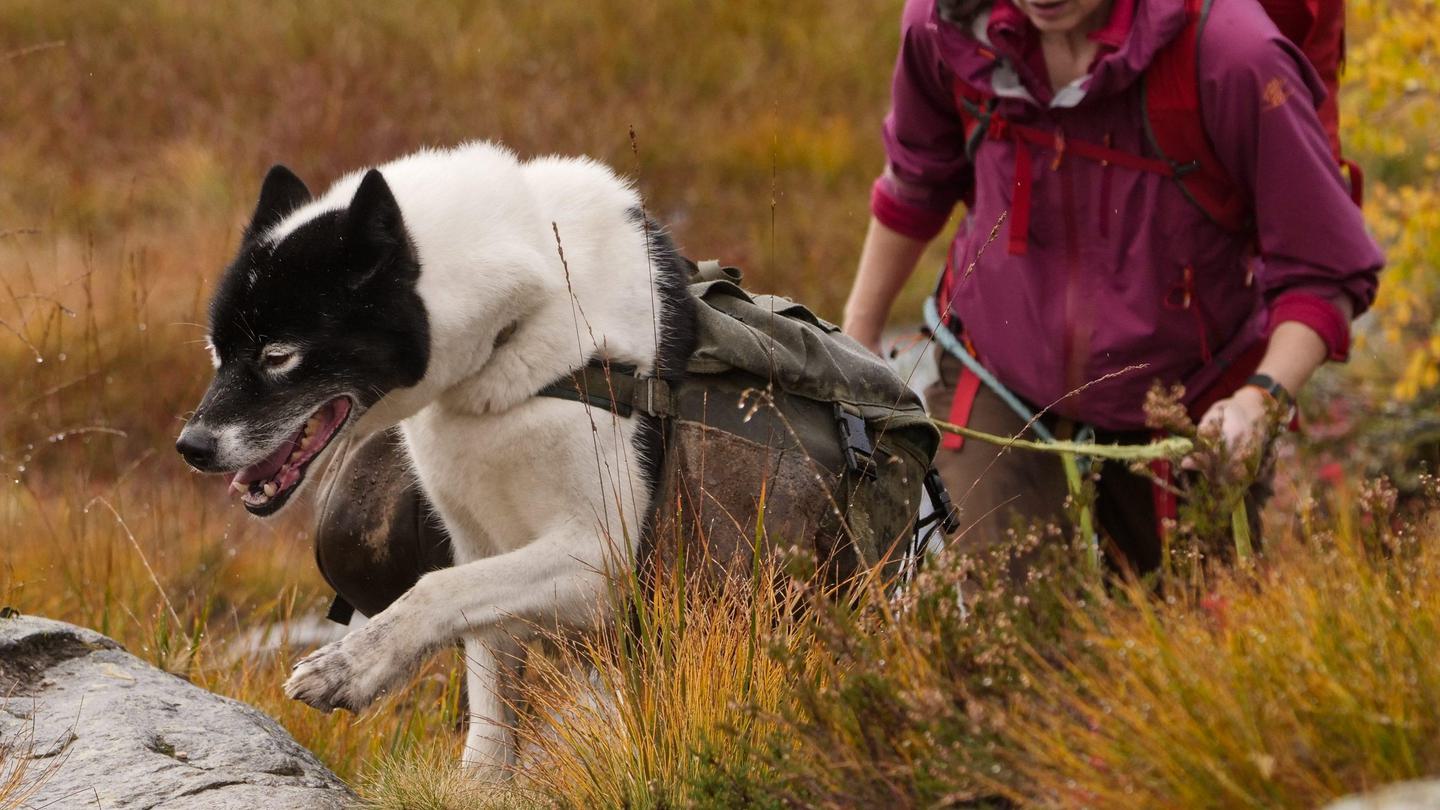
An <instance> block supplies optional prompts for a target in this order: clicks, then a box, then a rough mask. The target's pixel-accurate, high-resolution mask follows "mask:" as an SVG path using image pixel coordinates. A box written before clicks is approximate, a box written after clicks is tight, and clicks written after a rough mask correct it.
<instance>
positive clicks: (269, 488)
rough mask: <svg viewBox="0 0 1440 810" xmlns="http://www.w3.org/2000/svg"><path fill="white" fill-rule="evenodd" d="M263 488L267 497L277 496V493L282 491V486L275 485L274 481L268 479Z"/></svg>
mask: <svg viewBox="0 0 1440 810" xmlns="http://www.w3.org/2000/svg"><path fill="white" fill-rule="evenodd" d="M261 489H262V490H264V492H265V497H266V498H273V497H275V493H277V492H279V491H280V487H277V486H275V482H274V481H266V482H265V486H263V487H261Z"/></svg>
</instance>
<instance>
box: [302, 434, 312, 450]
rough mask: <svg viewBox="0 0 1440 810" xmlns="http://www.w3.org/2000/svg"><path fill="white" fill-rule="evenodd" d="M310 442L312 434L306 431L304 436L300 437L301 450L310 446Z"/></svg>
mask: <svg viewBox="0 0 1440 810" xmlns="http://www.w3.org/2000/svg"><path fill="white" fill-rule="evenodd" d="M310 442H311V439H310V434H309V433H306V434H305V435H304V436H301V437H300V449H301V450H304V449H306V448H308V447H309V446H310Z"/></svg>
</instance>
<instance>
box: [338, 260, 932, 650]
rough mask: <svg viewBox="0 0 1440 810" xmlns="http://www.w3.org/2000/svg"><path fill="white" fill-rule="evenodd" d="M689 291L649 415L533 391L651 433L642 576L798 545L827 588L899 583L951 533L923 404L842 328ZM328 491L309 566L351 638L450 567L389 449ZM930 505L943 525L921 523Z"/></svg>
mask: <svg viewBox="0 0 1440 810" xmlns="http://www.w3.org/2000/svg"><path fill="white" fill-rule="evenodd" d="M689 290H690V293H691V294H692V295H693V296H694V297H695V299H696V301H697V303H698V304H699V306H697V316H698V323H697V326H698V335H699V338H698V342H697V346H696V349H695V351H694V353H693V354H692V355H691V357H690V359H689V361H688V363H687V365H686V373H685V375H684V376H683V378H682V379H679V380H672V381H669V382H668V383H666V384H663V385H661V386H659V391H660V393H659V395H658V398H657V397H656V396H655V394H654V391H655V389H654V388H653V387H652V385H651V383H650V381H649V380H647V379H645V378H638V377H634V376H633V375H631V374H629V372H628V371H627V370H625V369H619V368H610V367H606V366H602V365H592V366H590V367H587V368H586V369H582V370H581V371H579V372H577V373H576V375H575V376H574V377H573V378H568V379H565V380H561V381H559V382H557V383H556V384H554V385H552V386H550V387H549V388H547V389H546V391H545V392H542V395H546V396H558V397H561V398H565V399H572V400H576V401H583V402H587V403H589V404H591V405H592V407H599V408H604V409H609V408H616V409H618V411H619V412H620V413H622V415H631V410H632V409H634V408H637V407H638V408H639V409H640V410H642V411H646V412H649V413H651V414H652V415H656V416H658V417H659V418H660V419H661V425H662V445H663V449H664V456H663V460H662V463H661V472H660V482H659V486H658V487H657V490H656V496H655V500H654V504H653V506H652V511H651V514H650V516H649V519H648V522H647V525H646V530H645V533H644V536H643V537H642V539H641V559H642V560H644V561H646V562H648V563H659V564H663V565H667V566H671V567H673V566H676V565H679V564H681V562H682V561H683V564H684V565H685V567H686V569H687V570H689V571H699V572H702V573H703V574H704V575H705V576H725V575H730V574H736V573H740V574H744V573H746V572H748V571H749V570H750V567H751V564H752V562H753V558H754V552H755V551H756V550H757V548H758V549H760V550H761V551H762V553H765V552H767V551H771V550H774V549H776V548H788V547H792V546H794V547H799V548H800V549H801V550H802V551H805V552H810V553H813V554H814V556H815V558H816V560H817V561H818V562H819V564H820V565H821V566H822V572H823V577H824V579H825V580H827V581H830V582H834V583H840V582H845V581H847V580H849V579H850V578H851V577H853V576H854V575H855V574H857V573H859V572H860V571H862V570H869V569H872V568H873V567H874V566H877V565H878V566H883V569H882V572H883V573H884V574H885V575H886V576H890V577H892V578H893V577H895V576H898V575H899V574H900V572H901V570H902V568H903V567H904V565H905V563H906V561H907V560H909V561H912V562H913V556H914V555H915V554H916V552H917V550H918V549H920V548H922V547H923V545H922V542H923V539H924V538H923V537H922V535H923V534H928V533H929V532H930V531H933V530H934V529H935V528H936V527H937V526H938V525H940V524H942V523H948V522H949V521H951V520H953V514H952V510H951V509H950V506H949V501H948V498H947V497H946V496H945V494H944V490H943V487H942V486H941V484H940V482H939V476H938V475H936V474H934V471H933V469H932V467H931V459H932V458H933V456H934V454H935V451H936V449H937V447H938V446H939V441H940V436H939V433H938V431H937V430H936V429H935V427H934V425H932V424H931V422H930V420H929V419H928V418H927V417H926V414H925V410H924V406H923V404H922V403H921V401H920V399H919V397H917V396H916V395H915V394H914V393H913V392H912V391H911V390H910V389H909V388H908V387H907V386H906V384H905V381H904V380H901V379H900V378H899V377H898V376H897V375H896V374H895V372H894V371H893V370H892V369H891V368H890V366H889V365H888V364H886V363H885V361H884V360H882V359H881V358H879V357H877V356H875V355H874V354H872V353H871V352H869V351H868V350H866V349H865V348H864V347H863V346H861V345H860V344H858V343H856V342H855V341H853V340H851V339H850V338H848V337H846V336H845V335H842V334H841V333H840V329H839V327H837V326H835V325H834V324H831V323H828V322H826V321H824V320H822V319H820V318H819V317H817V316H816V315H815V314H814V313H812V312H811V311H810V310H809V309H807V308H805V307H804V306H802V305H800V304H798V303H796V302H794V301H792V300H790V299H788V298H783V297H780V296H770V295H751V294H750V293H748V292H746V291H745V290H744V289H743V288H741V286H740V272H739V271H738V270H737V269H735V268H729V267H721V266H720V265H718V264H717V263H714V262H706V263H702V264H700V265H697V266H695V268H694V272H693V277H692V283H691V284H690V287H689ZM642 392H643V393H644V394H645V395H644V396H642V395H641V393H642ZM636 403H641V404H639V405H637V404H636ZM321 486H322V491H321V508H320V510H319V521H318V526H317V529H316V560H317V562H318V563H319V565H320V570H321V571H322V573H324V575H325V577H326V579H327V581H328V582H329V583H330V585H331V586H332V587H333V588H335V590H336V591H337V593H338V594H339V598H338V599H337V601H336V606H335V608H334V609H332V615H331V618H334V619H336V620H338V621H348V618H349V616H348V607H349V606H353V607H354V608H355V609H358V610H359V611H360V612H361V613H363V614H365V615H367V616H370V615H374V614H375V613H377V612H379V611H380V610H383V609H384V608H385V607H386V606H388V605H389V604H390V603H391V602H393V601H394V600H395V599H397V598H399V597H400V595H401V594H403V593H404V592H405V591H406V590H408V589H409V588H410V587H411V586H412V585H414V583H415V582H416V581H417V580H418V579H419V577H420V576H421V575H422V574H424V573H425V572H427V571H430V570H435V569H437V568H442V567H445V566H448V565H450V564H451V558H450V550H449V543H448V541H447V540H446V538H445V535H444V530H443V528H442V527H441V525H440V521H439V518H438V517H437V516H436V515H434V514H433V511H432V510H431V508H430V506H429V504H428V502H427V501H426V499H425V495H424V493H423V492H422V491H421V490H420V488H419V486H418V484H417V483H416V482H415V481H414V480H413V478H412V477H411V475H410V474H409V472H408V467H407V464H406V461H405V458H404V448H403V447H402V446H401V444H400V442H399V440H398V437H397V436H396V434H395V433H394V432H388V433H384V434H380V435H377V436H375V437H372V438H371V439H369V440H368V441H367V442H366V443H364V444H363V445H362V446H360V447H359V448H358V449H356V450H355V451H354V452H352V453H350V454H349V455H348V456H347V457H346V458H344V459H343V460H342V461H341V462H340V463H337V464H333V465H331V468H330V469H328V470H326V474H325V477H324V479H323V480H322V482H321ZM927 495H928V497H929V498H930V500H931V502H932V503H934V504H936V505H937V507H938V509H937V510H936V512H935V513H934V515H933V516H932V517H930V518H928V519H925V520H917V515H919V514H920V506H921V501H922V499H924V498H925V497H926V496H927ZM762 498H763V509H762V508H761V507H762ZM946 528H947V529H949V530H953V526H947V527H946Z"/></svg>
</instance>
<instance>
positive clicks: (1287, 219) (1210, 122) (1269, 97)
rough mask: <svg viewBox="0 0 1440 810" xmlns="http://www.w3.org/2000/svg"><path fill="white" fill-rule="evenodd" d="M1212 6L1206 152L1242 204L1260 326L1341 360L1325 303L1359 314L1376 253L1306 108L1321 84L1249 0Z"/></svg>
mask: <svg viewBox="0 0 1440 810" xmlns="http://www.w3.org/2000/svg"><path fill="white" fill-rule="evenodd" d="M1216 6H1217V9H1216V10H1218V7H1220V6H1224V7H1225V9H1226V13H1224V14H1216V13H1212V16H1211V19H1210V20H1209V22H1208V23H1207V26H1206V28H1205V30H1204V32H1203V33H1202V40H1201V50H1200V53H1201V58H1200V94H1201V95H1200V104H1201V109H1202V110H1204V111H1205V124H1206V129H1207V133H1208V134H1209V136H1210V140H1211V143H1213V144H1214V145H1215V152H1216V156H1217V157H1218V158H1220V161H1221V163H1223V164H1224V166H1225V167H1226V169H1227V170H1228V171H1229V172H1230V174H1231V177H1232V178H1234V180H1235V181H1236V182H1238V183H1239V184H1240V185H1241V187H1242V188H1243V189H1244V190H1245V191H1247V192H1248V193H1249V195H1250V199H1251V201H1252V206H1253V209H1254V214H1255V225H1256V231H1257V235H1258V238H1259V249H1260V258H1261V265H1262V266H1261V269H1260V270H1259V273H1258V280H1259V282H1260V283H1261V285H1262V289H1263V290H1264V292H1265V297H1266V300H1267V301H1268V302H1269V305H1270V310H1271V323H1272V328H1273V326H1274V324H1277V323H1280V322H1282V321H1284V320H1294V321H1299V322H1301V323H1304V324H1306V325H1307V326H1310V327H1312V328H1313V329H1315V331H1316V332H1317V333H1319V334H1320V336H1321V337H1322V338H1324V339H1325V341H1326V344H1327V346H1328V347H1329V349H1330V356H1331V358H1332V359H1343V358H1344V356H1345V354H1346V352H1347V350H1348V344H1349V324H1348V323H1347V322H1346V321H1345V320H1344V318H1343V316H1342V315H1341V314H1340V312H1339V310H1338V309H1337V308H1336V307H1335V306H1333V304H1331V303H1330V302H1332V301H1334V300H1336V299H1337V298H1338V297H1339V296H1340V295H1341V294H1344V295H1346V296H1348V297H1349V298H1350V300H1351V302H1352V304H1353V308H1354V314H1355V315H1359V314H1360V313H1361V312H1363V311H1365V309H1367V308H1368V307H1369V306H1370V304H1371V303H1372V302H1373V301H1374V300H1375V288H1376V284H1377V278H1378V274H1379V271H1380V267H1381V266H1382V264H1383V263H1384V257H1383V256H1382V254H1381V252H1380V248H1379V247H1378V246H1377V245H1376V244H1375V241H1374V240H1373V239H1371V238H1370V235H1369V234H1368V232H1367V231H1366V229H1365V224H1364V220H1363V218H1362V217H1361V215H1360V209H1359V208H1358V207H1357V206H1356V205H1355V204H1354V202H1352V201H1351V199H1350V195H1349V191H1348V189H1347V187H1346V183H1345V181H1344V179H1343V178H1342V175H1341V173H1340V169H1339V167H1338V166H1337V165H1336V162H1335V158H1334V156H1333V154H1332V152H1331V148H1330V143H1329V140H1328V138H1327V136H1326V134H1325V131H1324V129H1323V128H1322V127H1321V124H1320V119H1319V117H1318V115H1317V113H1316V106H1317V103H1318V102H1319V101H1320V100H1323V99H1324V95H1325V91H1324V89H1323V86H1322V85H1321V83H1320V80H1319V77H1318V76H1316V74H1315V72H1314V70H1313V68H1311V66H1310V63H1309V61H1308V60H1307V59H1306V57H1305V55H1304V54H1303V53H1301V52H1300V51H1299V50H1298V49H1297V48H1296V47H1295V46H1294V45H1293V44H1292V43H1291V42H1290V41H1289V40H1287V39H1285V37H1284V36H1283V35H1282V34H1280V32H1279V31H1278V30H1277V29H1276V28H1275V26H1274V24H1273V23H1272V22H1271V21H1270V19H1269V18H1268V17H1267V16H1266V15H1265V12H1264V10H1263V9H1262V8H1261V7H1260V5H1259V4H1258V3H1242V2H1235V1H1234V0H1217V2H1216Z"/></svg>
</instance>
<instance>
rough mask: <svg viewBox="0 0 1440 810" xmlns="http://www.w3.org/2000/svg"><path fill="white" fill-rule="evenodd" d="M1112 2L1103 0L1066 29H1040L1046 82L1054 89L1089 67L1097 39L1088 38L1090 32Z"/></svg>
mask: <svg viewBox="0 0 1440 810" xmlns="http://www.w3.org/2000/svg"><path fill="white" fill-rule="evenodd" d="M1114 3H1115V0H1106V2H1104V3H1101V4H1100V5H1099V6H1098V7H1097V8H1096V9H1095V11H1094V12H1093V13H1092V14H1090V16H1088V17H1086V18H1085V19H1084V20H1082V21H1081V22H1080V24H1079V25H1076V26H1075V27H1074V28H1071V29H1069V30H1066V31H1041V32H1040V45H1041V48H1042V49H1043V50H1044V52H1045V63H1046V66H1047V67H1048V68H1049V72H1050V83H1051V85H1052V86H1053V88H1054V89H1055V90H1057V91H1058V90H1059V89H1060V88H1062V87H1064V86H1065V85H1067V84H1069V83H1070V82H1072V81H1074V80H1075V79H1077V78H1079V77H1081V76H1083V75H1085V72H1086V71H1087V70H1089V68H1090V63H1091V62H1092V61H1093V60H1094V59H1095V54H1096V53H1097V52H1098V51H1099V48H1100V46H1099V44H1098V43H1096V42H1095V41H1094V40H1092V39H1090V35H1091V34H1093V33H1095V32H1096V31H1099V30H1100V29H1101V28H1102V27H1103V26H1104V25H1105V21H1106V20H1108V19H1109V18H1110V9H1111V7H1113V6H1114Z"/></svg>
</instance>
